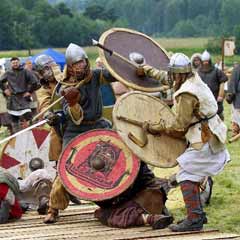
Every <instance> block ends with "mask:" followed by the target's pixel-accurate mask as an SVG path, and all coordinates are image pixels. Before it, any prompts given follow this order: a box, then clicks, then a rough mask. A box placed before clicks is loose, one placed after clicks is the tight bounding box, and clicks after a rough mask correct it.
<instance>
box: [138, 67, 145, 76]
mask: <svg viewBox="0 0 240 240" xmlns="http://www.w3.org/2000/svg"><path fill="white" fill-rule="evenodd" d="M136 74H137V76H138V77H145V72H144V68H143V67H142V66H139V67H138V68H137V69H136Z"/></svg>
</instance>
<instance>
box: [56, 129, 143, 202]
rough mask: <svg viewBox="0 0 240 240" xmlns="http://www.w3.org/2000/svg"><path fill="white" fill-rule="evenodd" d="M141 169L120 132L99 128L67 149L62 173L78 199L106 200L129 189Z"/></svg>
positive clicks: (80, 137) (64, 152)
mask: <svg viewBox="0 0 240 240" xmlns="http://www.w3.org/2000/svg"><path fill="white" fill-rule="evenodd" d="M139 167H140V161H139V160H138V158H137V157H136V156H135V155H134V154H133V153H132V151H131V150H130V149H129V148H128V147H127V146H126V144H125V143H124V142H123V141H122V139H121V138H120V137H119V135H118V134H117V132H115V131H112V130H105V129H104V130H103V129H98V130H92V131H88V132H86V133H83V134H80V135H79V136H77V137H76V138H74V139H73V140H72V141H71V142H70V143H69V144H68V145H67V146H66V148H65V149H64V151H63V153H62V155H61V157H60V161H59V164H58V172H59V176H60V178H61V181H62V183H63V185H64V186H65V188H66V189H67V190H68V191H69V192H70V193H71V194H73V195H74V196H76V197H78V198H81V199H85V200H92V201H102V200H105V199H111V198H113V197H116V196H118V195H120V194H121V193H122V192H124V191H125V190H126V189H128V187H129V186H130V185H131V184H132V183H133V182H134V180H135V178H136V176H137V174H138V171H139Z"/></svg>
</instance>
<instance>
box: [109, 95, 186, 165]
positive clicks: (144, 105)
mask: <svg viewBox="0 0 240 240" xmlns="http://www.w3.org/2000/svg"><path fill="white" fill-rule="evenodd" d="M160 119H161V120H162V121H164V122H165V123H166V126H170V125H171V123H172V121H173V120H174V113H173V112H172V111H171V110H170V108H169V107H168V106H167V104H165V103H164V102H163V101H161V100H160V99H158V98H156V97H153V96H150V95H148V94H146V93H142V92H136V91H135V92H129V93H126V94H124V95H122V96H121V97H120V98H119V99H118V101H117V102H116V104H115V106H114V109H113V123H114V127H115V128H116V130H117V132H118V134H119V135H120V136H121V137H122V139H123V141H124V142H125V143H126V144H127V146H128V147H129V148H130V149H131V150H132V151H133V152H134V153H135V154H136V155H137V156H138V157H139V158H140V159H142V160H143V161H144V162H146V163H148V164H150V165H153V166H156V167H161V168H169V167H174V166H176V165H177V161H176V158H177V157H178V156H179V155H180V154H182V153H183V152H184V151H185V149H186V142H185V141H184V140H180V139H179V138H173V137H170V136H168V135H166V134H163V133H161V135H152V134H150V133H144V132H143V130H142V123H143V122H144V121H150V122H151V123H158V122H159V121H160ZM129 134H131V135H133V136H134V137H135V138H137V139H138V140H140V141H142V142H144V140H143V139H144V137H143V135H145V136H146V138H147V141H148V142H147V144H146V145H145V146H143V147H141V146H139V145H138V144H136V143H135V142H134V141H133V140H132V139H131V138H130V137H129Z"/></svg>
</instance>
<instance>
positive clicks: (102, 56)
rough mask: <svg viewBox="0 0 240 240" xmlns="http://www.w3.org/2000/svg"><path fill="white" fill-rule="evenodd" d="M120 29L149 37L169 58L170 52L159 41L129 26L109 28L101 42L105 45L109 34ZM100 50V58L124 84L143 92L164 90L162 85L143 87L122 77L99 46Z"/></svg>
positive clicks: (100, 39)
mask: <svg viewBox="0 0 240 240" xmlns="http://www.w3.org/2000/svg"><path fill="white" fill-rule="evenodd" d="M118 31H121V32H128V33H133V34H136V35H140V36H143V37H145V38H147V39H148V40H150V41H151V42H152V43H154V44H155V45H156V46H157V47H159V48H160V49H161V50H162V51H163V52H164V53H165V54H166V56H167V57H168V58H169V55H168V52H167V51H166V50H165V49H164V48H163V47H162V46H161V45H160V44H159V43H158V42H157V41H155V40H154V39H152V38H151V37H149V36H147V35H146V34H144V33H141V32H138V31H136V30H132V29H128V28H110V29H109V30H107V31H105V32H104V33H102V35H101V36H100V38H99V43H100V44H102V45H104V42H105V39H106V38H107V36H108V35H110V34H111V33H114V32H118ZM113 50H114V49H113ZM98 52H99V56H100V58H101V59H102V61H103V64H104V65H105V66H106V68H107V70H108V71H109V72H110V73H111V75H112V76H113V77H114V78H116V79H117V80H118V81H119V82H121V83H123V84H124V85H126V86H127V87H129V88H132V89H134V90H138V91H143V92H158V91H162V86H159V87H155V88H146V87H141V86H138V85H137V84H134V83H130V82H128V81H126V80H125V79H124V78H123V77H121V76H120V75H118V74H117V73H116V72H115V71H113V69H112V67H110V65H109V64H108V62H107V60H106V58H105V54H104V50H103V49H101V48H98Z"/></svg>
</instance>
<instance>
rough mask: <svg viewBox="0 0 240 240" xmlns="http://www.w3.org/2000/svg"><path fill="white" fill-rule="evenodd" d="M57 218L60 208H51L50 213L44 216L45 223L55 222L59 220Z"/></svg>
mask: <svg viewBox="0 0 240 240" xmlns="http://www.w3.org/2000/svg"><path fill="white" fill-rule="evenodd" d="M57 219H58V209H55V208H49V209H48V214H47V216H46V217H45V218H44V220H43V222H44V223H55V222H57Z"/></svg>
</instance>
